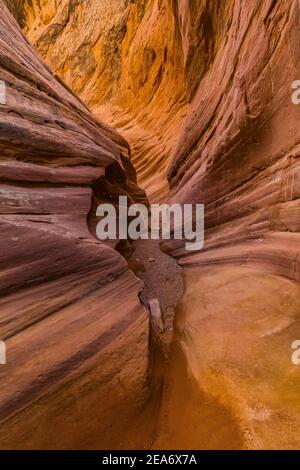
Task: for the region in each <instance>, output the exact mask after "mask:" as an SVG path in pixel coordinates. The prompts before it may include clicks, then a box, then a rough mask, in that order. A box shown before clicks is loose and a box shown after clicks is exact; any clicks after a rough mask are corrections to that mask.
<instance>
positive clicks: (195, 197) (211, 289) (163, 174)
mask: <svg viewBox="0 0 300 470" xmlns="http://www.w3.org/2000/svg"><path fill="white" fill-rule="evenodd" d="M20 7H21V8H20V9H19V10H18V11H17V12H16V11H15V14H17V15H18V17H19V21H21V23H22V24H23V28H24V31H25V32H26V33H27V35H28V37H29V38H30V40H31V41H32V42H33V43H34V44H35V46H36V47H37V49H38V50H39V51H40V52H41V54H42V55H43V57H44V58H45V59H46V60H47V62H48V63H49V64H50V65H51V67H52V68H53V69H54V70H55V72H56V73H58V74H59V75H60V76H61V77H62V78H63V79H64V80H65V81H66V82H67V83H68V85H69V86H70V87H71V88H72V89H73V90H74V91H75V92H76V93H78V94H79V95H80V96H81V98H82V99H83V100H84V101H85V102H86V103H88V104H89V106H90V107H91V108H92V109H93V110H94V111H95V112H96V113H97V114H98V115H99V116H103V117H105V119H107V121H108V122H110V123H112V124H113V125H114V126H115V127H116V128H118V129H120V130H121V131H122V133H123V135H124V136H126V137H127V138H128V140H129V142H130V143H131V146H132V154H133V163H134V164H135V167H136V169H137V171H138V174H139V181H140V183H141V184H142V185H143V187H144V188H145V189H146V190H147V192H148V194H149V195H150V196H151V197H152V198H153V199H157V198H160V199H163V198H166V197H168V198H169V200H171V201H175V202H181V203H192V202H193V203H195V202H199V203H204V204H205V205H206V245H205V249H204V250H203V251H201V252H199V253H197V252H196V253H186V252H185V250H184V244H183V243H172V244H169V245H168V246H167V247H166V248H167V249H168V250H169V253H171V254H172V255H173V256H175V257H177V258H178V260H179V262H180V264H181V265H182V266H184V268H185V269H184V279H185V293H184V296H183V299H182V301H181V303H180V308H179V314H178V318H177V321H176V326H177V334H176V338H175V342H174V349H175V352H174V357H173V363H172V364H171V370H170V376H169V378H168V382H167V385H166V387H165V388H164V393H163V406H162V414H161V416H162V419H161V421H160V422H159V430H158V432H157V435H156V440H155V441H154V445H155V446H161V447H168V446H175V447H176V446H177V448H179V447H188V446H189V445H190V444H189V443H191V442H192V443H193V446H194V447H197V446H198V447H214V448H216V447H217V448H220V447H226V448H232V447H250V448H297V447H298V448H299V445H300V442H299V437H298V435H297V429H298V427H299V416H300V414H299V410H300V400H299V388H300V369H299V368H297V367H296V366H294V365H293V364H292V363H291V353H292V350H291V344H292V342H293V341H294V340H295V339H298V338H299V335H300V323H299V281H300V256H299V246H300V244H299V242H300V238H299V228H300V225H299V217H298V212H299V209H300V207H299V191H300V186H299V171H300V167H299V148H300V147H299V143H300V130H299V128H298V121H299V117H300V115H299V113H300V108H299V107H297V106H295V105H293V104H292V102H291V91H292V90H291V84H292V82H293V81H294V80H296V79H299V70H300V52H299V37H298V36H299V33H298V31H299V25H300V14H299V2H297V1H292V0H291V1H283V0H282V1H274V0H266V1H264V2H261V1H260V0H253V1H251V2H245V1H242V0H228V1H226V2H222V1H218V0H214V1H211V0H194V1H190V2H188V1H187V0H154V1H150V0H144V1H142V0H141V1H131V2H127V1H125V0H124V1H122V0H118V1H117V0H115V1H111V0H110V1H108V0H107V1H104V0H101V1H100V0H98V1H97V0H93V1H86V2H80V1H70V0H64V1H62V2H60V3H59V5H57V2H55V1H54V0H53V1H52V2H51V1H47V2H45V1H44V2H37V1H34V0H32V1H30V2H29V1H27V0H24V2H23V4H21V5H20ZM167 181H168V184H167ZM168 186H169V188H170V192H169V194H168ZM178 350H180V352H179V353H178ZM178 354H179V356H180V357H181V359H180V361H178V362H175V361H176V360H178ZM182 356H183V358H184V359H182ZM181 380H184V381H188V380H190V381H191V383H192V386H190V387H189V386H187V387H181V383H180V381H181ZM182 393H187V394H189V400H188V403H189V405H188V407H185V404H186V402H187V400H184V401H183V400H182V398H180V396H181V395H182ZM199 400H201V404H203V407H201V406H200V405H199ZM178 410H182V411H178ZM206 410H208V416H209V418H210V419H208V418H207V414H206ZM214 420H215V421H214ZM201 423H204V424H201ZM214 423H215V424H216V426H215V427H214ZM203 426H204V428H205V429H206V431H203ZM183 428H184V429H187V433H186V435H183V434H182V433H181V429H183ZM212 436H214V439H212ZM180 444H181V445H180Z"/></svg>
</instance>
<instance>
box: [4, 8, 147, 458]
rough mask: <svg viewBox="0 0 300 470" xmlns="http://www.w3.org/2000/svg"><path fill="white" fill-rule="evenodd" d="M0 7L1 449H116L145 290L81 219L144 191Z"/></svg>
mask: <svg viewBox="0 0 300 470" xmlns="http://www.w3.org/2000/svg"><path fill="white" fill-rule="evenodd" d="M0 9H1V15H0V77H1V79H2V80H4V81H5V83H6V89H7V104H6V105H3V106H0V132H1V133H0V150H1V162H0V178H1V182H0V212H1V216H0V225H1V246H2V249H1V255H0V257H1V287H0V294H1V297H0V304H1V315H0V338H1V340H4V341H5V342H6V347H7V365H6V366H1V369H0V383H1V394H0V422H1V426H2V427H3V428H4V427H5V432H3V433H1V438H0V447H1V448H26V449H27V448H93V447H95V448H99V447H101V446H103V447H110V446H112V447H113V446H115V447H118V446H119V445H121V443H120V438H119V431H120V429H123V434H124V436H127V438H128V440H130V433H129V432H128V433H127V431H126V427H127V426H128V425H129V423H130V421H131V420H133V419H134V417H135V416H136V414H137V413H139V410H140V407H141V406H142V405H143V401H144V399H146V398H147V388H146V382H147V367H148V318H147V315H146V312H145V309H144V308H143V306H142V305H141V303H140V302H139V298H138V294H139V292H140V290H141V288H142V284H141V282H140V281H139V280H138V279H137V278H136V277H135V276H134V274H133V273H132V272H130V271H129V270H128V268H127V264H126V262H125V260H124V259H123V258H122V257H121V256H120V255H119V253H117V252H116V251H114V250H113V249H111V248H109V247H108V246H105V245H104V244H103V243H100V242H98V241H97V240H96V239H95V238H94V237H93V236H92V235H91V233H90V231H89V228H88V216H89V213H90V210H91V208H92V205H93V204H92V203H93V199H94V200H96V199H97V198H98V199H102V200H104V201H108V200H111V199H112V198H113V196H114V197H116V195H117V194H118V193H123V194H124V193H127V194H128V195H129V197H130V198H131V200H136V199H137V200H139V199H140V198H143V197H144V195H143V192H142V191H141V190H139V189H138V187H137V186H136V184H135V172H134V170H133V168H132V166H131V163H130V156H129V148H128V144H127V143H126V142H125V141H124V140H123V138H121V137H120V136H119V135H118V134H117V133H116V132H115V131H113V130H112V129H111V128H109V127H107V126H105V125H103V124H101V123H100V122H99V121H97V119H96V118H95V117H94V116H93V115H92V114H91V113H90V112H89V111H88V109H87V108H86V107H85V105H83V104H82V103H81V102H80V101H79V100H78V99H77V98H75V96H74V95H73V94H72V93H71V92H70V91H68V90H67V88H66V87H65V85H63V83H62V82H61V81H60V80H59V79H58V78H56V77H55V76H54V75H53V74H52V72H50V70H49V68H48V67H47V66H46V65H45V64H44V63H43V61H42V60H41V59H40V58H39V57H38V55H37V53H36V52H35V51H34V49H33V48H32V46H30V45H29V43H28V42H26V40H25V38H24V37H23V35H22V33H21V31H20V29H19V26H18V25H17V22H16V21H15V20H14V19H13V18H12V16H11V15H10V13H9V12H8V10H7V8H6V7H5V6H4V4H3V2H2V1H0ZM92 187H93V188H94V193H93V191H92ZM90 216H91V217H92V214H90ZM107 396H109V397H110V399H109V402H108V401H107ZM107 431H109V432H107ZM131 445H132V444H131Z"/></svg>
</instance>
